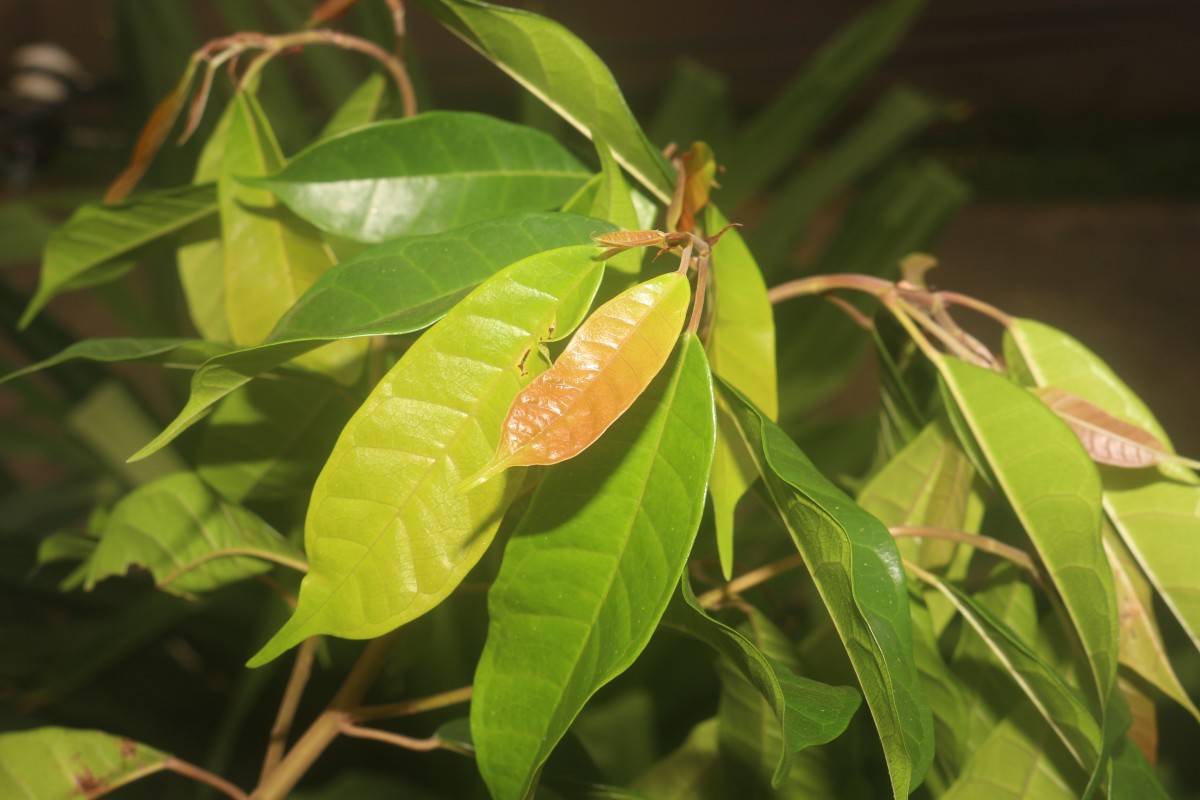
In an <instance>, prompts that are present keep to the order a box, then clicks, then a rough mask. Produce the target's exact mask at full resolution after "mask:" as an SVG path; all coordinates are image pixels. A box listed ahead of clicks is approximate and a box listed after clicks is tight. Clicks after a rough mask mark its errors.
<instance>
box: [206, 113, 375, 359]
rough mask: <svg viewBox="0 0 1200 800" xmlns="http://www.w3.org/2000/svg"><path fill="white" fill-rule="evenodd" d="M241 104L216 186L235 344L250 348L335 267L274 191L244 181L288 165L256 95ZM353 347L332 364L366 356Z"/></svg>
mask: <svg viewBox="0 0 1200 800" xmlns="http://www.w3.org/2000/svg"><path fill="white" fill-rule="evenodd" d="M234 104H235V105H234V112H233V117H232V119H231V121H230V125H229V134H228V138H227V140H226V143H225V150H224V158H223V160H222V162H221V176H220V178H219V179H218V180H217V188H218V193H219V195H220V209H221V236H222V241H223V245H224V255H223V262H224V269H225V282H224V287H225V316H226V318H227V320H228V321H229V332H230V336H231V337H232V339H233V342H234V344H239V345H249V344H258V343H259V342H261V341H262V340H263V337H265V336H266V335H267V334H268V333H269V332H270V331H271V329H272V328H273V327H274V326H275V323H276V322H278V321H279V318H280V317H281V316H283V313H284V312H285V311H287V310H288V308H289V307H290V306H291V305H292V304H293V303H294V302H295V301H296V298H298V297H300V295H301V294H303V293H304V291H305V290H306V289H307V288H308V287H309V286H311V285H312V283H313V281H315V280H316V279H317V278H318V277H319V276H320V275H321V273H323V272H325V271H326V270H327V269H329V268H330V267H331V266H333V256H332V254H331V253H330V252H329V249H328V248H327V247H326V246H325V244H324V243H323V242H322V241H321V239H320V237H319V236H317V233H316V231H314V230H313V229H311V228H310V227H309V226H307V225H305V224H304V223H303V222H302V221H301V220H299V219H297V218H296V217H295V216H294V215H293V214H291V213H290V212H289V211H288V210H287V209H285V208H282V207H280V206H279V204H278V203H277V202H276V201H275V199H274V198H273V197H272V196H271V193H270V192H267V191H264V190H262V189H254V188H251V187H249V186H247V185H245V184H244V183H242V182H241V180H239V179H240V178H241V177H243V176H246V175H265V174H268V173H270V172H274V171H275V170H277V169H279V168H280V167H281V166H282V165H283V154H282V152H280V150H279V144H278V143H277V142H276V141H275V135H274V133H272V131H271V128H270V125H269V123H268V122H267V120H266V117H265V116H264V115H263V112H262V109H261V108H260V107H259V105H258V101H257V100H255V99H254V95H252V94H250V93H248V92H244V91H243V92H240V93H238V95H237V97H235V98H234ZM339 347H343V348H344V347H345V346H341V345H339ZM350 347H354V348H355V349H354V351H349V350H345V349H343V351H342V352H340V353H337V354H330V358H329V360H328V363H329V364H331V365H332V364H334V363H339V362H341V361H345V360H347V359H349V358H352V357H353V355H354V354H355V352H361V348H360V347H357V346H355V345H350Z"/></svg>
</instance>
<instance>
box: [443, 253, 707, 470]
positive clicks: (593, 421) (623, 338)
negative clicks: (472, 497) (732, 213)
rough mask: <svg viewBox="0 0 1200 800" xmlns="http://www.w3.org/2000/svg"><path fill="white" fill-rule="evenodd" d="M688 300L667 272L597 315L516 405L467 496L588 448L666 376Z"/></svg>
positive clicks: (682, 285)
mask: <svg viewBox="0 0 1200 800" xmlns="http://www.w3.org/2000/svg"><path fill="white" fill-rule="evenodd" d="M690 298H691V285H690V284H689V283H688V280H687V278H685V277H684V276H683V275H680V274H679V273H677V272H668V273H666V274H665V275H660V276H658V277H657V278H652V279H650V280H648V281H646V282H645V283H640V284H638V285H637V286H634V287H632V288H630V289H628V290H626V291H624V292H622V293H621V294H619V295H617V296H616V297H614V298H613V299H612V300H610V301H608V302H607V303H605V304H604V305H602V306H600V307H599V308H597V309H596V310H595V311H593V312H592V314H591V315H590V316H589V317H588V318H587V320H586V321H585V322H584V323H583V324H582V325H580V326H579V330H578V331H576V332H575V336H574V337H572V339H571V341H570V343H569V344H567V348H566V349H565V350H564V351H563V352H562V355H560V356H559V357H558V359H557V360H556V361H555V362H554V365H553V366H552V367H550V369H548V370H546V371H545V372H543V373H542V374H541V375H538V376H537V377H536V378H534V379H533V381H532V382H531V383H530V384H529V385H528V386H526V387H525V388H524V389H522V390H521V392H520V393H519V394H518V395H517V396H516V397H515V398H514V399H513V402H512V405H511V406H510V407H509V410H508V415H507V416H506V417H505V418H504V425H503V427H502V428H501V432H500V444H499V446H498V447H497V449H496V454H495V455H494V456H493V457H492V460H491V461H489V462H488V463H487V464H486V465H485V466H484V467H483V469H481V470H480V471H479V473H478V474H476V475H474V476H472V477H471V478H469V479H468V480H467V481H466V483H465V484H464V490H465V489H467V488H470V487H472V486H477V485H479V484H480V483H483V482H485V481H487V480H488V479H490V478H491V477H493V476H494V475H497V474H499V473H500V472H503V471H504V470H506V469H508V468H509V467H527V466H532V465H534V464H557V463H559V462H560V461H566V460H567V459H570V458H574V457H575V456H576V455H578V454H579V453H580V452H582V451H583V450H586V449H587V448H588V447H590V446H591V445H592V443H593V442H595V441H596V440H597V439H598V438H599V437H600V435H601V434H603V433H604V431H606V430H607V429H608V426H610V425H612V424H613V423H614V422H615V421H616V420H617V419H618V418H619V417H620V416H621V415H622V414H624V413H625V411H626V409H628V408H629V407H630V406H631V405H632V404H633V402H634V401H635V400H637V398H638V397H639V396H640V395H641V394H642V392H643V391H645V389H646V387H647V386H649V385H650V381H652V380H653V379H654V376H655V375H657V374H658V371H659V370H660V369H662V366H663V364H665V363H666V361H667V357H668V356H669V355H670V354H671V350H672V349H673V348H674V346H675V342H676V341H677V340H678V338H679V329H680V328H681V327H682V326H683V319H684V316H685V315H686V314H687V309H688V300H689V299H690ZM529 356H532V353H530V354H529Z"/></svg>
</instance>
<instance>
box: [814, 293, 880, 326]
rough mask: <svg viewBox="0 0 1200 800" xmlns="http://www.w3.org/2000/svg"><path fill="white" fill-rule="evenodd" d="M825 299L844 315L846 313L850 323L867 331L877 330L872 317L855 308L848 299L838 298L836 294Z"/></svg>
mask: <svg viewBox="0 0 1200 800" xmlns="http://www.w3.org/2000/svg"><path fill="white" fill-rule="evenodd" d="M825 299H826V300H828V301H829V302H830V303H833V305H834V306H836V307H837V308H838V309H839V310H840V311H841V312H842V313H844V314H845V315H846V316H848V317H849V318H850V321H851V322H853V323H854V324H855V325H857V326H858V327H860V328H862V329H863V330H865V331H873V330H875V323H874V321H873V320H872V319H871V318H870V317H868V316H867V315H866V314H864V313H862V312H861V311H859V310H858V309H857V308H855V307H854V305H853V304H852V303H850V301H848V300H847V299H846V298H844V297H838V296H837V295H836V294H830V295H826V296H825Z"/></svg>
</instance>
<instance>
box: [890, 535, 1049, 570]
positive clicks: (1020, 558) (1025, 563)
mask: <svg viewBox="0 0 1200 800" xmlns="http://www.w3.org/2000/svg"><path fill="white" fill-rule="evenodd" d="M888 531H889V532H890V533H891V534H892V536H894V537H896V538H898V539H899V538H902V537H914V538H918V539H944V540H946V541H950V542H959V543H961V544H966V545H970V546H971V547H974V548H975V549H976V550H982V551H984V552H985V553H991V554H992V555H994V556H998V557H1000V558H1003V559H1005V560H1007V561H1011V562H1012V563H1014V564H1016V565H1017V566H1018V567H1020V568H1021V569H1023V570H1025V571H1027V572H1029V574H1031V575H1032V576H1033V578H1034V580H1036V581H1037V582H1038V583H1039V584H1040V583H1041V582H1042V578H1041V575H1040V573H1039V572H1038V568H1037V565H1036V564H1034V563H1033V559H1032V558H1030V557H1029V554H1028V553H1026V552H1025V551H1024V550H1021V549H1019V548H1016V547H1013V546H1012V545H1007V544H1005V543H1004V542H1001V541H999V540H998V539H993V538H991V537H990V536H984V535H982V534H978V533H966V532H965V531H956V530H953V529H951V528H930V527H923V526H909V525H897V526H896V527H894V528H888Z"/></svg>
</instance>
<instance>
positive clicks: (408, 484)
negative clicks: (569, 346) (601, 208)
mask: <svg viewBox="0 0 1200 800" xmlns="http://www.w3.org/2000/svg"><path fill="white" fill-rule="evenodd" d="M598 253H599V251H598V250H597V248H595V247H592V246H578V247H566V248H559V249H557V250H551V251H548V252H546V253H540V254H537V255H534V256H530V257H529V258H526V259H523V260H521V261H518V262H517V263H515V264H513V265H511V266H509V267H507V268H506V269H504V270H502V271H501V272H499V273H497V274H496V275H494V276H492V277H491V278H490V279H488V280H487V281H485V282H484V283H483V284H481V285H480V286H479V287H478V288H477V289H475V290H474V291H473V292H472V293H471V294H469V295H468V296H467V297H466V298H464V299H463V300H462V301H461V302H460V303H458V304H457V305H456V306H455V307H454V308H453V309H452V310H451V311H450V312H449V313H448V314H447V315H446V316H445V317H444V318H443V319H442V320H441V321H440V322H439V323H438V324H437V325H435V326H433V327H432V328H430V329H429V330H428V331H426V332H425V334H424V335H422V336H421V338H420V339H418V340H417V341H416V343H415V344H413V346H412V347H410V348H409V349H408V351H407V352H406V353H405V354H404V356H403V357H402V358H401V359H400V361H398V362H397V363H396V366H394V367H393V368H392V369H391V371H390V372H388V374H387V375H386V376H385V377H384V378H383V380H381V381H380V382H379V384H378V385H377V386H376V387H375V389H374V390H373V391H372V392H371V395H370V396H369V397H368V398H367V400H366V402H364V403H363V405H362V406H361V407H360V408H359V410H358V411H357V412H356V413H355V415H354V416H353V417H352V418H351V420H350V422H349V423H348V424H347V425H346V427H345V429H344V430H343V431H342V435H341V438H339V439H338V442H337V444H336V445H335V447H334V450H333V454H332V455H331V456H330V458H329V460H328V462H327V463H326V465H325V468H324V470H323V471H322V472H321V475H320V476H319V477H318V478H317V483H316V486H315V488H314V489H313V494H312V500H311V503H310V505H309V511H308V518H307V522H306V525H305V550H306V552H307V554H308V560H309V567H310V570H309V573H308V575H307V576H306V577H305V579H304V582H303V584H302V585H301V587H300V597H299V604H298V606H297V609H296V612H295V613H294V614H293V615H292V617H291V619H289V620H288V622H287V623H286V624H285V625H284V627H283V628H282V629H281V630H280V631H279V632H278V633H276V634H275V636H274V637H273V638H272V639H271V640H270V641H269V642H268V643H267V644H266V645H265V646H264V647H263V649H262V650H261V651H260V652H259V653H258V654H257V655H256V656H254V658H253V659H251V661H250V665H251V666H259V665H261V664H264V663H266V662H267V661H270V660H271V659H273V658H275V657H277V656H278V655H279V654H281V653H282V652H283V651H284V650H286V649H288V648H289V647H291V646H293V645H295V644H297V643H299V642H300V641H301V640H303V639H305V638H307V637H309V636H312V635H315V634H318V633H329V634H333V635H336V636H343V637H346V638H355V639H366V638H371V637H375V636H380V635H382V634H384V633H387V632H388V631H391V630H393V629H395V628H397V627H399V626H400V625H403V624H405V623H406V622H409V621H410V620H412V619H415V618H416V617H418V616H420V615H422V614H424V613H425V612H426V611H428V610H429V609H431V608H433V607H434V606H436V605H437V604H438V603H440V602H441V601H442V600H443V599H444V598H445V597H446V596H447V595H448V594H450V592H451V591H453V590H454V588H455V587H456V586H457V585H458V583H459V582H460V581H461V580H462V579H463V577H464V576H465V575H466V574H467V572H468V571H469V570H470V569H471V567H473V566H474V565H475V563H476V562H477V561H478V560H479V558H480V557H481V556H482V555H483V552H484V551H485V550H486V549H487V547H488V545H489V544H490V543H491V540H492V537H493V536H494V535H495V533H496V529H497V527H498V526H499V524H500V517H501V516H502V512H503V511H504V509H505V508H506V507H507V505H508V502H509V501H510V499H511V496H512V493H513V492H514V491H515V489H516V487H517V486H518V485H519V483H520V476H518V475H516V474H513V475H511V476H505V477H504V479H503V480H497V481H493V482H492V483H491V484H489V485H487V486H485V487H481V488H480V489H478V490H477V491H475V492H474V493H472V494H471V495H470V497H469V498H468V497H463V496H458V495H456V494H455V493H454V491H453V489H454V487H456V486H457V485H458V484H459V483H460V482H461V481H462V479H463V478H464V477H465V476H466V475H468V474H470V473H471V472H472V471H474V470H476V469H478V468H479V467H480V466H481V465H482V464H483V463H484V462H485V461H486V460H487V459H488V457H489V456H490V455H491V454H492V453H493V452H494V451H495V439H494V437H495V436H496V433H495V432H496V431H499V429H500V423H501V421H502V420H503V415H504V411H505V409H506V408H507V407H508V404H509V403H510V402H511V400H512V398H513V397H515V396H516V394H517V392H518V391H519V390H520V388H521V386H522V385H523V384H524V383H525V382H526V380H527V376H523V375H522V374H521V368H520V367H519V366H518V365H519V364H520V363H521V360H522V357H523V354H524V353H525V352H526V351H528V350H530V349H531V348H537V346H538V345H539V344H540V343H541V342H544V341H547V340H550V339H552V338H553V337H559V338H561V337H562V336H565V335H567V334H568V333H570V332H571V331H572V330H573V329H574V328H575V326H576V325H578V324H579V321H580V320H581V319H582V318H583V315H584V313H586V310H587V308H588V305H589V304H590V303H591V299H592V296H593V295H594V294H595V291H596V287H597V286H598V285H599V281H600V277H601V275H602V273H603V264H602V263H601V262H599V261H596V260H595V258H596V256H597V254H598ZM531 366H535V362H534V359H529V360H528V361H527V363H526V368H527V369H528V368H529V367H531Z"/></svg>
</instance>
